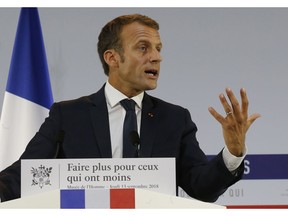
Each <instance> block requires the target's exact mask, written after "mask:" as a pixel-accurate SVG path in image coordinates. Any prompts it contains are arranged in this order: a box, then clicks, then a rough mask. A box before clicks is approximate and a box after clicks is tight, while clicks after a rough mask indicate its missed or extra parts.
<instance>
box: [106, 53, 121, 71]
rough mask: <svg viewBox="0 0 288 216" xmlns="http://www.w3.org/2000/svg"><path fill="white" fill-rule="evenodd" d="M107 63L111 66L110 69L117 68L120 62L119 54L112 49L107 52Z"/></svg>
mask: <svg viewBox="0 0 288 216" xmlns="http://www.w3.org/2000/svg"><path fill="white" fill-rule="evenodd" d="M103 56H104V60H105V62H106V63H107V64H108V65H109V67H110V68H117V67H118V62H119V54H118V53H117V52H116V51H115V50H113V49H111V50H106V51H105V52H104V54H103Z"/></svg>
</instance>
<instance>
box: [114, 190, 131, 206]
mask: <svg viewBox="0 0 288 216" xmlns="http://www.w3.org/2000/svg"><path fill="white" fill-rule="evenodd" d="M110 208H111V209H118V208H127V209H135V189H110Z"/></svg>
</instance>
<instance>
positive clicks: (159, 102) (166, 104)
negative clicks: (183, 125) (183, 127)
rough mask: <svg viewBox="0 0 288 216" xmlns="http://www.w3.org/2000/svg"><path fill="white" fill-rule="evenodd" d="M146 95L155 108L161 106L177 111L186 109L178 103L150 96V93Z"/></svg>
mask: <svg viewBox="0 0 288 216" xmlns="http://www.w3.org/2000/svg"><path fill="white" fill-rule="evenodd" d="M147 97H149V98H150V100H151V102H152V104H153V106H155V108H163V109H167V110H171V111H178V112H186V111H188V110H187V108H184V107H183V106H181V105H178V104H174V103H171V102H168V101H165V100H163V99H160V98H157V97H154V96H151V95H147Z"/></svg>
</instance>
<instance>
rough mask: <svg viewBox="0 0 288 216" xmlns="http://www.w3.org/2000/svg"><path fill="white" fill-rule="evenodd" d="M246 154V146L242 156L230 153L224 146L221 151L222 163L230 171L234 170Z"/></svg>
mask: <svg viewBox="0 0 288 216" xmlns="http://www.w3.org/2000/svg"><path fill="white" fill-rule="evenodd" d="M246 155H247V147H246V146H245V149H244V152H243V156H242V157H236V156H234V155H233V154H231V153H230V152H229V150H228V148H227V147H226V146H225V148H224V149H223V151H222V157H223V160H224V163H225V165H226V167H227V169H228V170H229V171H230V172H232V171H234V170H236V169H237V168H238V167H239V166H240V165H241V163H242V161H243V160H244V158H245V156H246Z"/></svg>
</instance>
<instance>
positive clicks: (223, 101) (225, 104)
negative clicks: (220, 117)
mask: <svg viewBox="0 0 288 216" xmlns="http://www.w3.org/2000/svg"><path fill="white" fill-rule="evenodd" d="M219 99H220V102H221V104H222V106H223V108H224V111H225V113H226V115H229V114H230V113H231V112H233V109H232V108H231V106H230V104H229V103H228V101H227V99H226V97H225V95H224V94H220V95H219Z"/></svg>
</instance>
